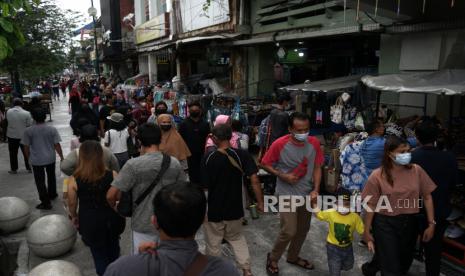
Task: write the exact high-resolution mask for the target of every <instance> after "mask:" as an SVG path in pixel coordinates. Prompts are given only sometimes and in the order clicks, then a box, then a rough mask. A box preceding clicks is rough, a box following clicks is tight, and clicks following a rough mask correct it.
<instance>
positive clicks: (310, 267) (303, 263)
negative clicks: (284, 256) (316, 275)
mask: <svg viewBox="0 0 465 276" xmlns="http://www.w3.org/2000/svg"><path fill="white" fill-rule="evenodd" d="M286 262H288V263H290V264H292V265H295V266H298V267H301V268H303V269H306V270H313V269H315V266H314V265H313V264H312V263H311V262H309V261H307V260H305V259H302V258H300V257H299V258H298V259H297V261H295V262H291V261H289V260H287V261H286Z"/></svg>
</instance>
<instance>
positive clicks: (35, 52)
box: [0, 0, 78, 92]
mask: <svg viewBox="0 0 465 276" xmlns="http://www.w3.org/2000/svg"><path fill="white" fill-rule="evenodd" d="M10 1H14V0H10ZM77 19H78V16H77V14H76V13H75V12H73V11H71V10H61V9H60V8H59V7H58V6H56V5H55V3H54V2H52V0H42V1H41V2H40V3H39V4H37V3H34V4H33V5H31V6H30V11H28V12H27V11H25V10H24V11H19V12H17V14H16V16H15V17H14V18H13V22H14V23H15V24H16V26H18V31H20V32H22V33H23V34H24V43H23V44H22V45H21V46H19V47H16V48H15V49H14V51H13V52H12V53H11V55H10V56H8V57H7V58H5V59H4V60H3V62H2V63H1V64H0V66H1V67H3V68H4V69H5V70H6V71H8V72H10V74H11V76H12V81H13V83H14V86H15V90H16V92H19V76H21V77H22V78H25V79H29V80H35V79H38V78H41V77H47V76H50V75H52V74H56V73H58V72H60V71H61V70H63V69H64V68H65V67H66V66H67V65H68V60H67V57H66V52H67V50H68V49H69V48H70V47H71V45H72V36H73V34H72V31H73V29H75V28H76V22H77Z"/></svg>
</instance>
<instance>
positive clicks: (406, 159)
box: [394, 152, 412, 166]
mask: <svg viewBox="0 0 465 276" xmlns="http://www.w3.org/2000/svg"><path fill="white" fill-rule="evenodd" d="M411 160H412V154H411V153H410V152H406V153H398V154H396V158H395V159H394V162H396V164H398V165H402V166H404V165H408V164H410V161H411Z"/></svg>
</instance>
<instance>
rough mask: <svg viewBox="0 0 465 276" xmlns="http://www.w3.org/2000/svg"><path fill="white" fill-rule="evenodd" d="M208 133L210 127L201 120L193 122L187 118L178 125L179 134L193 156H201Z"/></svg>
mask: <svg viewBox="0 0 465 276" xmlns="http://www.w3.org/2000/svg"><path fill="white" fill-rule="evenodd" d="M209 133H210V126H209V125H208V123H207V122H205V121H203V120H200V121H198V122H195V121H194V120H192V119H191V118H187V119H185V120H184V121H183V122H182V123H181V124H180V125H179V134H181V136H182V138H183V139H184V141H185V142H186V144H187V146H188V147H189V150H190V151H191V153H192V155H193V156H199V155H200V156H202V154H203V152H204V151H205V143H206V141H207V136H208V134H209Z"/></svg>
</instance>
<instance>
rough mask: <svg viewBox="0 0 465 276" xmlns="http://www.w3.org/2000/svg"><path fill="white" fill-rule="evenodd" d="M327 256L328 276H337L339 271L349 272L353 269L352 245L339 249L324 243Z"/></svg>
mask: <svg viewBox="0 0 465 276" xmlns="http://www.w3.org/2000/svg"><path fill="white" fill-rule="evenodd" d="M326 252H327V254H328V268H329V275H331V276H339V275H341V271H347V270H351V269H352V268H353V267H354V249H353V247H352V244H351V245H349V246H346V247H341V246H337V245H333V244H330V243H326Z"/></svg>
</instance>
